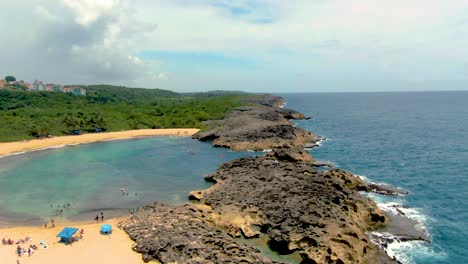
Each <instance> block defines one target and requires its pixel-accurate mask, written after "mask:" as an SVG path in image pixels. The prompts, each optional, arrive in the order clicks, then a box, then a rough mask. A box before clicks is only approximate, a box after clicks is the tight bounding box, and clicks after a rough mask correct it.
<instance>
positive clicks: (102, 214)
mask: <svg viewBox="0 0 468 264" xmlns="http://www.w3.org/2000/svg"><path fill="white" fill-rule="evenodd" d="M101 222H104V213H103V212H101Z"/></svg>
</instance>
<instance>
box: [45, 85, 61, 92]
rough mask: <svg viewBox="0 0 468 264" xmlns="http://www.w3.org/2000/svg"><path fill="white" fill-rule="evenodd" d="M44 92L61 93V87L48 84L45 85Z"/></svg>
mask: <svg viewBox="0 0 468 264" xmlns="http://www.w3.org/2000/svg"><path fill="white" fill-rule="evenodd" d="M46 91H55V92H62V91H63V85H60V84H48V85H46Z"/></svg>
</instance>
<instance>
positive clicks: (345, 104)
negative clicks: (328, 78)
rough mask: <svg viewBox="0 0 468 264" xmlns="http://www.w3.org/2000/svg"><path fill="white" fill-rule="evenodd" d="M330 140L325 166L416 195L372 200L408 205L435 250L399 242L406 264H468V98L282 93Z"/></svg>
mask: <svg viewBox="0 0 468 264" xmlns="http://www.w3.org/2000/svg"><path fill="white" fill-rule="evenodd" d="M281 96H283V97H284V98H285V99H286V100H287V105H286V107H288V108H291V109H294V110H297V111H300V112H303V113H304V114H306V115H308V116H312V117H313V118H312V119H310V120H302V121H297V122H296V123H297V126H299V127H302V128H305V129H307V130H309V131H312V132H314V133H316V134H318V135H321V136H324V137H325V138H326V139H327V140H326V141H324V142H323V143H322V146H321V147H318V148H315V149H312V150H311V154H312V155H313V156H314V157H315V158H316V159H318V160H327V161H330V162H332V163H333V164H334V165H336V166H338V167H340V168H343V169H346V170H349V171H351V172H353V173H354V174H357V175H361V176H364V177H366V178H367V179H368V180H370V181H374V182H379V183H388V184H391V185H393V186H398V187H400V188H403V189H405V190H407V191H408V192H409V194H408V195H405V196H398V197H383V196H378V195H373V196H372V197H373V198H374V199H375V200H376V201H377V202H378V204H379V205H380V206H381V207H384V208H385V207H388V205H391V204H400V205H404V206H407V207H406V208H404V209H403V210H404V212H405V214H406V215H408V216H409V217H411V218H413V219H416V220H417V221H419V223H420V224H419V225H418V228H421V229H423V230H425V232H427V233H428V235H429V237H430V239H431V240H432V243H430V244H429V243H425V242H405V243H397V242H395V243H393V244H391V245H390V246H389V253H390V254H392V255H395V256H396V257H397V258H398V259H399V260H402V261H403V262H404V263H468V242H467V241H468V240H467V239H468V92H392V93H309V94H281Z"/></svg>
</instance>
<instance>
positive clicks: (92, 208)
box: [0, 137, 257, 226]
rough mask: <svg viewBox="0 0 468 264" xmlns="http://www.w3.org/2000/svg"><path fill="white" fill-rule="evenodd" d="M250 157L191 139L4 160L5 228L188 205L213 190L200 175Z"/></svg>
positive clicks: (1, 217)
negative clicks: (155, 205) (196, 194)
mask: <svg viewBox="0 0 468 264" xmlns="http://www.w3.org/2000/svg"><path fill="white" fill-rule="evenodd" d="M247 155H249V156H251V155H257V154H256V153H246V152H232V151H228V150H226V149H222V148H213V147H212V145H211V144H210V143H203V142H200V141H197V140H192V139H191V138H189V137H150V138H140V139H128V140H116V141H108V142H98V143H92V144H83V145H76V146H67V147H62V148H52V149H48V150H41V151H33V152H27V153H24V154H20V155H11V156H4V157H1V158H0V225H3V226H16V225H25V224H26V225H38V224H44V223H45V222H47V220H49V219H50V218H51V217H55V218H56V219H57V220H59V221H60V220H61V219H66V220H92V219H93V218H94V216H95V215H96V213H97V212H104V213H105V215H106V216H107V217H114V216H119V215H126V214H128V213H129V210H133V209H135V208H137V207H141V206H144V205H146V204H148V203H152V202H154V201H165V202H169V203H172V204H178V203H184V202H187V201H188V198H187V197H188V193H189V192H190V191H192V190H200V189H206V188H208V187H209V186H210V184H208V183H207V182H205V180H204V179H203V176H205V175H208V174H210V173H213V172H214V171H215V170H216V168H217V167H218V165H220V164H221V163H224V162H227V161H230V160H233V159H236V158H239V157H241V156H247ZM68 205H70V206H68ZM60 211H62V213H60ZM60 214H61V216H60Z"/></svg>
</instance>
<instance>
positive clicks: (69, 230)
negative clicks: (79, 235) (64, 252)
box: [57, 227, 78, 243]
mask: <svg viewBox="0 0 468 264" xmlns="http://www.w3.org/2000/svg"><path fill="white" fill-rule="evenodd" d="M77 231H78V228H74V227H65V228H64V229H63V230H62V231H60V233H58V235H57V237H60V241H62V242H65V243H70V240H71V238H72V236H73V235H74V234H75V233H76V232H77Z"/></svg>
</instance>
